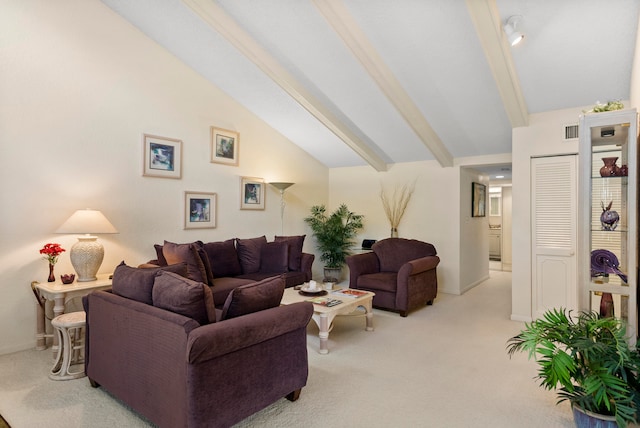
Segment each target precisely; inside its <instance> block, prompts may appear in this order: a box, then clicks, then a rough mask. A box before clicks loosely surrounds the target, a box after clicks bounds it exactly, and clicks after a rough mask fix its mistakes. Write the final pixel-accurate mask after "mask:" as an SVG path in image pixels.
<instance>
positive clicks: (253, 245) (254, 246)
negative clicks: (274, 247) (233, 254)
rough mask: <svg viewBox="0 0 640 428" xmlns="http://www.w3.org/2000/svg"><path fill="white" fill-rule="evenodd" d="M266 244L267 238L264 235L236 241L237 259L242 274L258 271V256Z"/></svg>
mask: <svg viewBox="0 0 640 428" xmlns="http://www.w3.org/2000/svg"><path fill="white" fill-rule="evenodd" d="M266 243H267V238H266V237H265V236H264V235H263V236H260V237H258V238H251V239H239V238H238V239H236V246H237V249H238V259H240V266H241V267H242V273H243V274H247V273H256V272H258V271H260V255H261V253H262V246H263V245H264V244H266Z"/></svg>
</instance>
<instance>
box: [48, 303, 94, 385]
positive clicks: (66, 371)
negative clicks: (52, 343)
mask: <svg viewBox="0 0 640 428" xmlns="http://www.w3.org/2000/svg"><path fill="white" fill-rule="evenodd" d="M51 325H52V326H53V328H54V331H55V334H56V335H57V336H58V355H57V356H56V362H55V363H54V364H53V367H52V368H51V373H50V374H49V378H50V379H53V380H69V379H77V378H79V377H84V376H85V373H84V327H85V325H86V314H85V313H84V311H79V312H70V313H68V314H62V315H58V316H57V317H55V318H54V319H52V320H51ZM74 365H81V367H80V368H79V369H78V370H77V371H72V370H71V368H72V366H74Z"/></svg>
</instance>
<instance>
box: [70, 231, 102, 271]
mask: <svg viewBox="0 0 640 428" xmlns="http://www.w3.org/2000/svg"><path fill="white" fill-rule="evenodd" d="M97 239H98V238H97V237H96V236H82V237H79V238H78V242H76V243H75V244H74V246H73V247H71V252H70V253H69V256H70V258H71V264H72V265H73V269H75V271H76V273H77V274H78V279H77V281H78V282H86V281H95V280H96V279H98V278H97V276H96V274H97V273H98V269H100V265H101V264H102V259H103V258H104V247H103V246H102V244H100V243H99V242H98V241H97Z"/></svg>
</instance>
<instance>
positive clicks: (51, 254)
mask: <svg viewBox="0 0 640 428" xmlns="http://www.w3.org/2000/svg"><path fill="white" fill-rule="evenodd" d="M64 251H65V250H64V248H62V247H61V246H60V244H45V245H44V247H43V248H42V249H41V250H40V254H44V257H43V258H44V259H46V260H48V261H49V264H52V265H55V264H56V262H57V261H58V256H59V255H60V254H62V253H63V252H64Z"/></svg>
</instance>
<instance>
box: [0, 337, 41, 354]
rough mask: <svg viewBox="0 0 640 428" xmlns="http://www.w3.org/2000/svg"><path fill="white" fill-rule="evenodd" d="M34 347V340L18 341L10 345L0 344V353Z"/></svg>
mask: <svg viewBox="0 0 640 428" xmlns="http://www.w3.org/2000/svg"><path fill="white" fill-rule="evenodd" d="M35 347H36V342H35V340H32V341H29V342H24V343H18V344H14V345H11V346H4V347H1V346H0V355H6V354H13V353H14V352H20V351H26V350H27V349H34V348H35Z"/></svg>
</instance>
